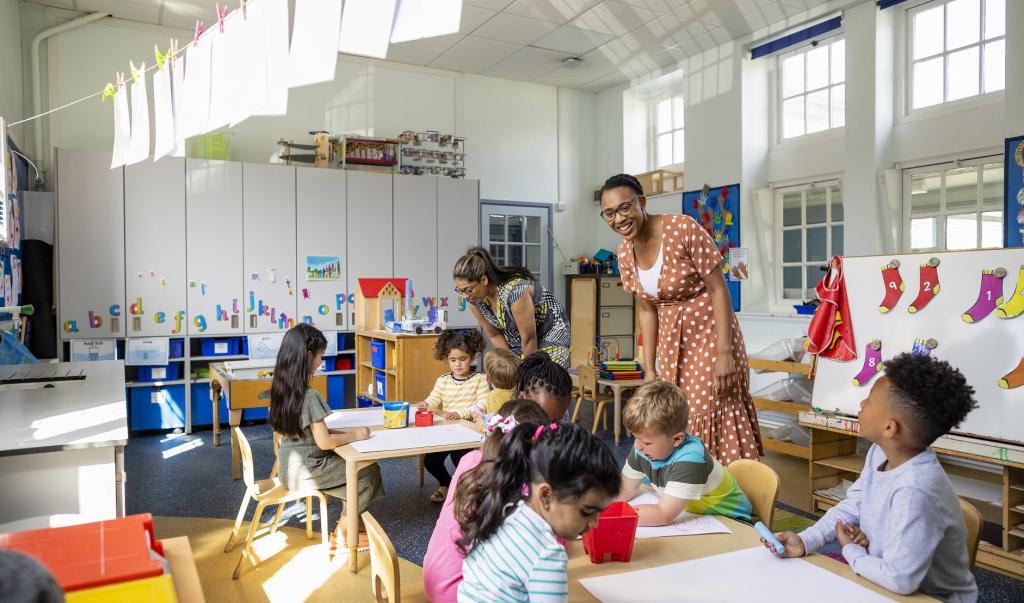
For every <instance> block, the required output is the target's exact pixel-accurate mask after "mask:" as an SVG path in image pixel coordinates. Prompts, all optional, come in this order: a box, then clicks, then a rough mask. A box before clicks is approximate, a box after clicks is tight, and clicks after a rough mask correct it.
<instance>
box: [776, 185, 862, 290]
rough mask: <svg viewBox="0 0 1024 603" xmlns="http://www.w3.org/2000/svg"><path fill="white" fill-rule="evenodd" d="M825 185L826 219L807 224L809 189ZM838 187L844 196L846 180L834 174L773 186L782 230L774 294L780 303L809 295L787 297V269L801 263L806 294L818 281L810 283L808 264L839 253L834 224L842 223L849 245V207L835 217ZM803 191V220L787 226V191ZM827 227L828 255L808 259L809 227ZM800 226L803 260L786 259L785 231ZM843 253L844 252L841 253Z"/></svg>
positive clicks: (777, 223) (778, 246)
mask: <svg viewBox="0 0 1024 603" xmlns="http://www.w3.org/2000/svg"><path fill="white" fill-rule="evenodd" d="M822 188H824V189H825V208H826V209H825V221H824V222H822V223H818V224H811V225H808V224H807V193H808V191H812V190H817V189H822ZM834 190H838V191H839V194H840V197H842V195H843V183H842V180H841V179H839V178H833V179H830V180H818V181H813V182H803V183H796V184H791V185H786V186H776V187H773V190H772V194H773V203H774V219H775V220H774V221H775V230H776V231H777V232H778V236H777V237H775V257H776V258H777V261H776V262H774V264H775V282H776V283H777V285H776V287H775V291H774V292H773V293H774V297H775V301H776V304H777V305H779V306H784V305H789V304H799V303H803V301H804V300H805V299H807V298H805V297H801V298H800V299H795V298H789V297H786V286H785V269H786V268H793V267H797V266H799V267H800V269H801V270H800V279H801V283H802V285H803V287H802V289H801V290H802V291H803V292H804V293H805V294H806V293H807V291H808V290H809V289H813V288H814V285H816V284H817V282H815V283H807V282H806V281H807V268H808V267H809V266H819V265H827V264H828V261H829V259H831V257H832V256H833V255H836V254H835V253H834V251H833V249H832V227H834V226H842V227H843V230H844V235H843V246H844V249H845V246H846V236H845V226H846V207H845V206H844V207H843V219H842V220H838V221H834V220H833V219H832V193H833V191H834ZM795 192H799V193H801V198H800V224H799V225H797V226H783V224H784V222H783V199H784V197H785V195H786V194H791V193H795ZM808 226H810V227H812V228H821V227H824V228H825V256H826V257H825V259H824V260H822V261H817V260H815V261H808V259H807V228H808ZM792 230H799V231H800V233H801V235H800V248H801V259H800V261H799V262H786V261H785V260H784V258H785V255H784V251H785V250H784V248H783V247H784V242H785V233H786V232H787V231H792ZM839 255H842V254H841V253H840V254H839Z"/></svg>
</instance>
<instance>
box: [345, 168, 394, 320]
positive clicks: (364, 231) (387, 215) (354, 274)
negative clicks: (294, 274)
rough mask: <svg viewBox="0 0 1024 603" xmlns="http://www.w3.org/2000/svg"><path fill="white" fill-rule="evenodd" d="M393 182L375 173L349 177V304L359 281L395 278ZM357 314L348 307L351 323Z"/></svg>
mask: <svg viewBox="0 0 1024 603" xmlns="http://www.w3.org/2000/svg"><path fill="white" fill-rule="evenodd" d="M391 178H392V176H391V174H375V173H372V172H356V171H350V172H348V173H347V174H346V178H345V179H346V181H347V182H346V187H345V189H346V190H347V191H348V194H347V197H346V198H347V202H348V224H347V226H348V230H347V232H348V242H347V243H348V257H349V262H348V291H349V294H350V297H349V300H350V301H351V300H352V299H354V297H353V296H354V293H355V291H356V287H357V286H358V285H357V283H358V280H359V279H360V278H375V277H390V276H394V249H393V247H392V241H393V240H394V226H393V224H392V221H393V215H394V214H393V200H392V186H391V185H392V181H391ZM354 310H355V308H354V307H349V318H350V319H351V318H352V312H353V311H354ZM354 323H355V321H354V320H353V321H352V324H354Z"/></svg>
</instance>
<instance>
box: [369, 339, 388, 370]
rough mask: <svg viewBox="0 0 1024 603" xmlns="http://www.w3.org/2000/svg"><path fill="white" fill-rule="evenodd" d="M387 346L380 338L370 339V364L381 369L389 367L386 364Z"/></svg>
mask: <svg viewBox="0 0 1024 603" xmlns="http://www.w3.org/2000/svg"><path fill="white" fill-rule="evenodd" d="M386 347H387V346H386V345H385V343H384V341H382V340H380V339H371V340H370V364H371V365H373V368H375V369H380V370H384V369H385V368H387V367H386V366H385V365H386V364H387V360H386V356H385V355H384V350H385V348H386Z"/></svg>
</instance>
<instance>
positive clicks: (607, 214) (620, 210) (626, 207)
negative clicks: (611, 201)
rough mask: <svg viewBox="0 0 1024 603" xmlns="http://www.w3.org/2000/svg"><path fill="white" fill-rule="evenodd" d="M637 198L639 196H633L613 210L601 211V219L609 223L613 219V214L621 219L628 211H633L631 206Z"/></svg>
mask: <svg viewBox="0 0 1024 603" xmlns="http://www.w3.org/2000/svg"><path fill="white" fill-rule="evenodd" d="M639 196H640V195H639V194H636V195H633V198H632V199H630V200H629V201H626V202H624V203H620V204H619V206H618V207H616V208H615V209H606V210H604V211H602V212H601V217H602V218H604V221H605V222H611V221H612V220H614V219H615V214H619V215H620V216H623V217H625V216H628V215H629V212H630V210H632V209H633V204H634V203H636V200H637V198H638V197H639Z"/></svg>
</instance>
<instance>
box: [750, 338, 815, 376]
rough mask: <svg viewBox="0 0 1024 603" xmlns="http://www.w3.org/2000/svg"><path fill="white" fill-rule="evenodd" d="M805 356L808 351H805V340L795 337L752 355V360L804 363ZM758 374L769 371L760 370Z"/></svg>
mask: <svg viewBox="0 0 1024 603" xmlns="http://www.w3.org/2000/svg"><path fill="white" fill-rule="evenodd" d="M805 354H806V350H804V340H803V339H802V338H799V337H793V338H787V339H780V340H778V341H776V342H775V343H773V344H771V345H770V346H768V347H766V348H765V349H763V350H761V351H760V352H757V353H756V354H750V356H751V357H752V358H760V359H762V360H778V361H782V362H803V360H804V355H805ZM757 372H759V373H763V372H767V371H764V370H759V371H757Z"/></svg>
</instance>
